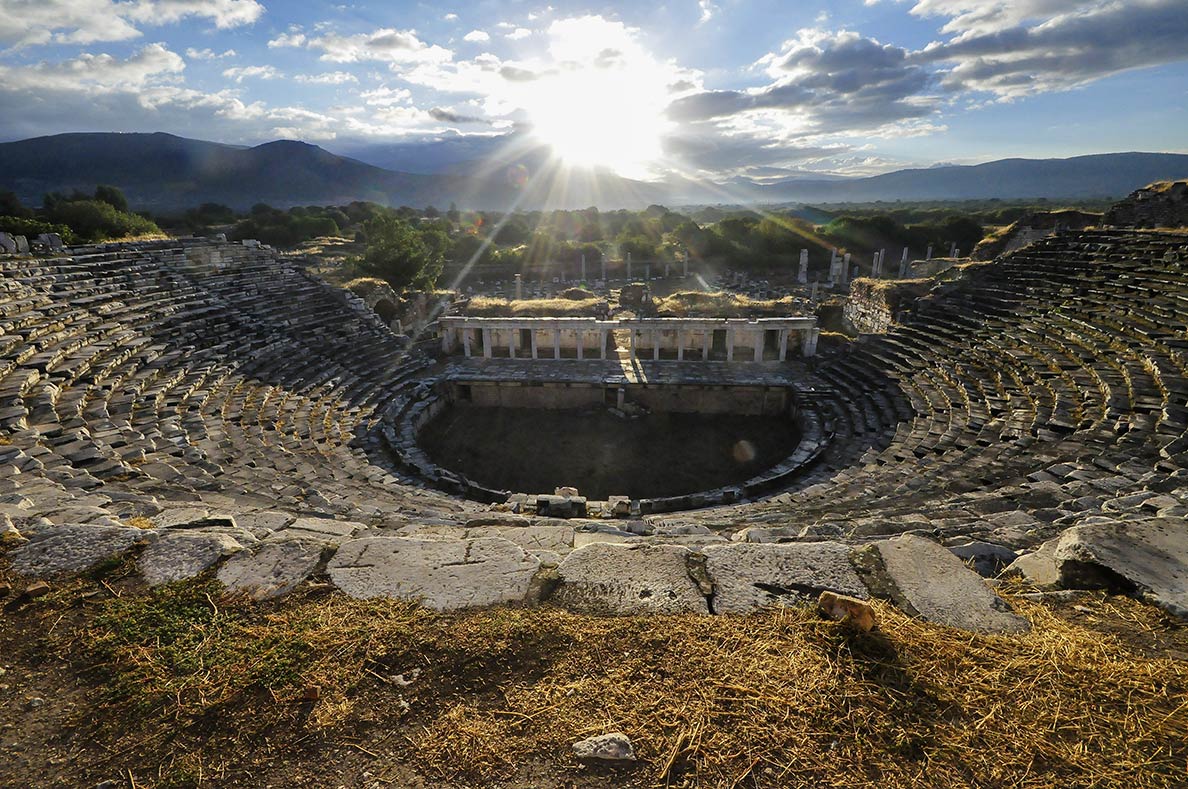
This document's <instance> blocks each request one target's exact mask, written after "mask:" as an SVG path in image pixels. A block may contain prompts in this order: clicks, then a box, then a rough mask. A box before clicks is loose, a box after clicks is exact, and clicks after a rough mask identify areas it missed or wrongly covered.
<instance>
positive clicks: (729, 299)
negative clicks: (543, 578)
mask: <svg viewBox="0 0 1188 789" xmlns="http://www.w3.org/2000/svg"><path fill="white" fill-rule="evenodd" d="M655 306H656V313H657V314H658V315H660V316H661V317H673V318H763V317H776V318H778V317H786V316H788V315H800V314H803V313H804V307H803V306H801V305H799V304H798V303H797V301H796V299H794V298H793V297H791V296H785V297H784V298H782V299H752V298H750V297H749V296H743V295H740V294H737V293H729V292H727V291H715V292H712V293H705V292H702V291H697V290H687V291H681V292H679V293H673V294H672V295H671V296H665V297H664V298H661V299H657V300H656V304H655Z"/></svg>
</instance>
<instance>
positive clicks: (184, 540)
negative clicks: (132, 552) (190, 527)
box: [137, 531, 243, 586]
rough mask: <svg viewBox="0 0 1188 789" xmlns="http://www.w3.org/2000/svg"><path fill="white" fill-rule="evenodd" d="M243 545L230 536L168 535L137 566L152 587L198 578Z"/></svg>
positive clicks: (149, 549)
mask: <svg viewBox="0 0 1188 789" xmlns="http://www.w3.org/2000/svg"><path fill="white" fill-rule="evenodd" d="M242 550H243V545H242V544H240V542H239V541H238V540H236V539H235V538H234V537H232V536H231V535H230V534H223V533H217V532H216V533H194V532H186V531H166V532H164V533H162V534H161V535H159V536H158V537H157V539H156V540H154V541H153V543H152V545H150V546H149V547H148V548H146V549H145V550H144V553H142V554H141V555H140V560H139V561H138V562H137V566H138V568H139V570H140V575H141V577H143V578H144V580H145V581H146V582H147V583H148V584H149V585H150V586H158V585H160V584H167V583H172V582H174V581H184V580H186V579H189V578H195V577H197V576H199V575H201V574H202V573H204V572H206V570H208V569H210V568H211V567H214V566H215V564H217V563H218V562H219V561H220V560H221V559H223V558H225V557H227V556H231V555H232V554H235V553H239V552H240V551H242Z"/></svg>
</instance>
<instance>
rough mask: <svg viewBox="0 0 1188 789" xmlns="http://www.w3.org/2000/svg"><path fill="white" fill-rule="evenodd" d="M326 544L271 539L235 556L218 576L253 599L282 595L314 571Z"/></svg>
mask: <svg viewBox="0 0 1188 789" xmlns="http://www.w3.org/2000/svg"><path fill="white" fill-rule="evenodd" d="M327 547H328V544H327V543H326V542H324V541H322V540H313V539H292V540H275V541H274V540H269V541H266V542H262V543H260V544H259V545H258V546H256V547H255V548H253V549H252V550H250V551H241V552H239V553H237V554H235V555H234V556H232V557H231V558H230V559H228V560H227V561H226V562H224V563H223V566H222V567H220V568H219V572H218V576H217V578H218V579H219V581H220V582H221V583H222V584H223V585H224V586H226V587H227V588H228V589H229V590H231V591H232V592H239V593H242V594H246V595H247V596H249V597H251V598H252V599H254V600H268V599H271V598H274V597H281V596H282V595H286V594H288V593H289V592H291V591H293V590H294V589H295V588H297V585H298V584H299V583H301V582H302V581H304V580H305V579H306V578H309V576H310V575H312V574H313V572H314V570H316V569H317V567H318V564H319V563H321V561H322V553H323V551H325V550H326V549H327Z"/></svg>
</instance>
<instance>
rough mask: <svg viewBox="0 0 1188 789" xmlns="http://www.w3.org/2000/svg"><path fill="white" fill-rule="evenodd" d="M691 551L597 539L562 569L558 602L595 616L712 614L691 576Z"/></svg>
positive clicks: (567, 560)
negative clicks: (605, 541) (607, 541)
mask: <svg viewBox="0 0 1188 789" xmlns="http://www.w3.org/2000/svg"><path fill="white" fill-rule="evenodd" d="M692 553H693V552H692V551H690V550H689V549H688V548H683V547H681V546H679V545H641V544H622V543H604V542H599V543H593V544H590V545H586V546H583V547H581V548H576V549H575V550H574V551H573V552H572V553H571V554H569V556H567V557H565V560H564V561H563V562H561V564H560V565H559V566H558V567H557V575H558V578H559V585H558V587H557V590H556V591H555V592H554V593H553V598H552V599H553V601H554V602H556V603H557V604H558V605H560V606H562V607H563V608H566V609H568V610H570V611H579V612H584V613H595V614H645V613H662V614H677V613H699V614H708V613H709V605H708V603H707V602H706V599H705V594H704V593H702V591H701V589H700V588H699V587H698V585H697V583H696V582H695V581H694V580H693V578H692V577H691V576H690V575H689V560H690V557H691V556H692Z"/></svg>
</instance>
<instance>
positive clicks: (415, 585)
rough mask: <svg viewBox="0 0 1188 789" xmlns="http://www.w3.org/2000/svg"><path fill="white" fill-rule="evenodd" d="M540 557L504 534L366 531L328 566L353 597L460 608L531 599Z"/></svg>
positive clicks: (351, 541) (340, 584) (343, 588)
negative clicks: (442, 536)
mask: <svg viewBox="0 0 1188 789" xmlns="http://www.w3.org/2000/svg"><path fill="white" fill-rule="evenodd" d="M538 569H540V560H539V559H537V558H536V557H535V556H533V555H531V554H529V553H528V552H526V551H525V550H524V549H523V548H521V547H520V546H518V545H515V544H513V543H511V542H509V541H508V540H505V539H502V538H500V537H479V538H476V539H472V540H471V539H467V540H432V539H428V540H426V539H417V538H412V537H365V538H362V539H358V540H350V541H349V542H346V543H343V545H342V547H340V548H339V549H338V553H336V554H335V555H334V557H333V558H332V559H331V560H330V562H329V564H328V565H327V567H326V572H327V573H328V574H329V576H330V580H331V581H333V582H334V585H335V586H337V587H338V588H339V589H341V590H342V591H343V592H345V593H346V594H347V595H349V596H351V597H357V598H371V597H393V598H399V599H404V600H418V601H420V602H421V603H422V604H423V605H425V606H426V607H428V608H433V609H436V610H439V611H452V610H455V609H458V608H472V607H476V606H487V605H497V604H499V603H512V602H521V601H524V600H526V599H527V597H528V593H529V589H530V586H531V584H532V577H533V576H534V575H535V574H536V571H537V570H538Z"/></svg>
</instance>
